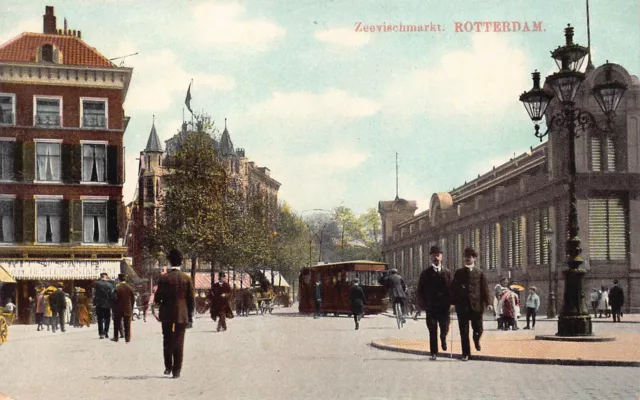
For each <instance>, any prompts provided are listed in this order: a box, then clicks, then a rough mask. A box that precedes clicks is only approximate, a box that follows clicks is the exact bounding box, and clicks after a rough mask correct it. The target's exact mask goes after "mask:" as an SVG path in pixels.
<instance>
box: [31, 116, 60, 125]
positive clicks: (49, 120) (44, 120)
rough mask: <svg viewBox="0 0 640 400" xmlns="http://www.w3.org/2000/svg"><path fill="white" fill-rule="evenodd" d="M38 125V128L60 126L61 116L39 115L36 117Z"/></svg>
mask: <svg viewBox="0 0 640 400" xmlns="http://www.w3.org/2000/svg"><path fill="white" fill-rule="evenodd" d="M36 125H37V126H60V116H59V115H47V114H38V115H36Z"/></svg>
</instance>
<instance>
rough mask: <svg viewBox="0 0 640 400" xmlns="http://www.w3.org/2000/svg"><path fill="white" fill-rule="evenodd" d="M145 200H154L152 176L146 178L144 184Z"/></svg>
mask: <svg viewBox="0 0 640 400" xmlns="http://www.w3.org/2000/svg"><path fill="white" fill-rule="evenodd" d="M144 192H145V193H144V194H145V201H149V202H153V201H155V191H154V186H153V178H147V180H146V181H145V184H144Z"/></svg>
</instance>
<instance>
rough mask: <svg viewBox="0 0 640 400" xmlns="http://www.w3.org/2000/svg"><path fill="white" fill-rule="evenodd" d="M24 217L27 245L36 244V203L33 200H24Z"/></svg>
mask: <svg viewBox="0 0 640 400" xmlns="http://www.w3.org/2000/svg"><path fill="white" fill-rule="evenodd" d="M22 215H23V219H22V221H23V224H24V227H23V228H22V229H23V231H22V233H23V239H24V242H25V243H35V241H36V201H35V200H33V199H27V200H24V208H23V211H22Z"/></svg>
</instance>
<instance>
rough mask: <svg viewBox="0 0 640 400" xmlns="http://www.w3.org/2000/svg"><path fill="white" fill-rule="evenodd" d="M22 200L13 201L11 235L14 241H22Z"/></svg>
mask: <svg viewBox="0 0 640 400" xmlns="http://www.w3.org/2000/svg"><path fill="white" fill-rule="evenodd" d="M23 228H24V200H23V199H16V200H15V201H14V202H13V229H14V232H13V235H14V239H15V241H16V243H22V242H24V229H23Z"/></svg>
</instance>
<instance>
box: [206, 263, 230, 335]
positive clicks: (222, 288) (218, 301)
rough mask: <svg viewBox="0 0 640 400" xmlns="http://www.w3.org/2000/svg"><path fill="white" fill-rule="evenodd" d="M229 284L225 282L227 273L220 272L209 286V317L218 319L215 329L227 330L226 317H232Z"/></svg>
mask: <svg viewBox="0 0 640 400" xmlns="http://www.w3.org/2000/svg"><path fill="white" fill-rule="evenodd" d="M230 293H231V286H230V285H229V283H228V282H227V274H225V273H224V272H220V275H219V277H218V282H216V283H214V284H213V286H212V287H211V319H213V320H214V321H215V320H216V319H217V320H218V327H217V329H216V330H217V331H218V332H220V331H226V330H227V318H233V312H232V311H231V304H230V303H229V294H230Z"/></svg>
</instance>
